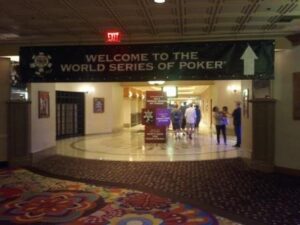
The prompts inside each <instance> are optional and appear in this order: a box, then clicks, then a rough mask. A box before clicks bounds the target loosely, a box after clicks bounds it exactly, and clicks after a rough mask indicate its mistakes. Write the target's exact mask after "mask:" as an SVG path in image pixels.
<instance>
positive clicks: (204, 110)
mask: <svg viewBox="0 0 300 225" xmlns="http://www.w3.org/2000/svg"><path fill="white" fill-rule="evenodd" d="M212 92H213V85H212V86H210V87H209V88H207V89H206V90H205V91H204V92H203V93H201V95H200V99H201V102H202V105H201V115H202V118H201V123H203V124H205V125H206V126H208V127H209V126H210V125H211V99H212Z"/></svg>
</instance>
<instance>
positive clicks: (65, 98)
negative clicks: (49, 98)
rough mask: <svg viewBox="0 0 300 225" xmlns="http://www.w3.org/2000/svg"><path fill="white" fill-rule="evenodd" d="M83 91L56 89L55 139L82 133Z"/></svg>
mask: <svg viewBox="0 0 300 225" xmlns="http://www.w3.org/2000/svg"><path fill="white" fill-rule="evenodd" d="M84 127H85V126H84V93H82V92H67V91H56V139H62V138H69V137H77V136H83V135H84Z"/></svg>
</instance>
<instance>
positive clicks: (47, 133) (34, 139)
mask: <svg viewBox="0 0 300 225" xmlns="http://www.w3.org/2000/svg"><path fill="white" fill-rule="evenodd" d="M38 91H47V92H49V96H50V117H49V118H38ZM29 94H30V100H31V152H32V153H36V152H39V151H41V150H44V149H48V148H51V147H54V146H55V145H56V140H55V135H56V128H55V121H56V107H55V84H44V83H32V84H29Z"/></svg>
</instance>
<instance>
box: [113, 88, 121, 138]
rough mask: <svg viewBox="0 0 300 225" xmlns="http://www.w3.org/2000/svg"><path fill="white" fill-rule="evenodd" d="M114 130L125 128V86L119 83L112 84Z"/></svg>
mask: <svg viewBox="0 0 300 225" xmlns="http://www.w3.org/2000/svg"><path fill="white" fill-rule="evenodd" d="M112 103H113V104H112V111H113V116H112V131H113V132H115V131H119V130H121V129H122V128H123V107H122V106H123V88H122V87H121V86H120V85H119V84H114V85H112Z"/></svg>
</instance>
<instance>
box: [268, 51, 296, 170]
mask: <svg viewBox="0 0 300 225" xmlns="http://www.w3.org/2000/svg"><path fill="white" fill-rule="evenodd" d="M299 59H300V47H294V48H293V49H291V50H284V51H280V52H276V54H275V80H274V83H273V86H274V88H273V89H274V98H275V99H276V100H277V103H276V122H275V124H276V131H275V165H276V166H280V167H286V168H291V169H298V170H300V141H299V140H300V121H299V120H297V121H295V120H293V111H292V110H293V105H292V101H293V96H292V90H293V86H292V78H293V73H294V72H300V63H299Z"/></svg>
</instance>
